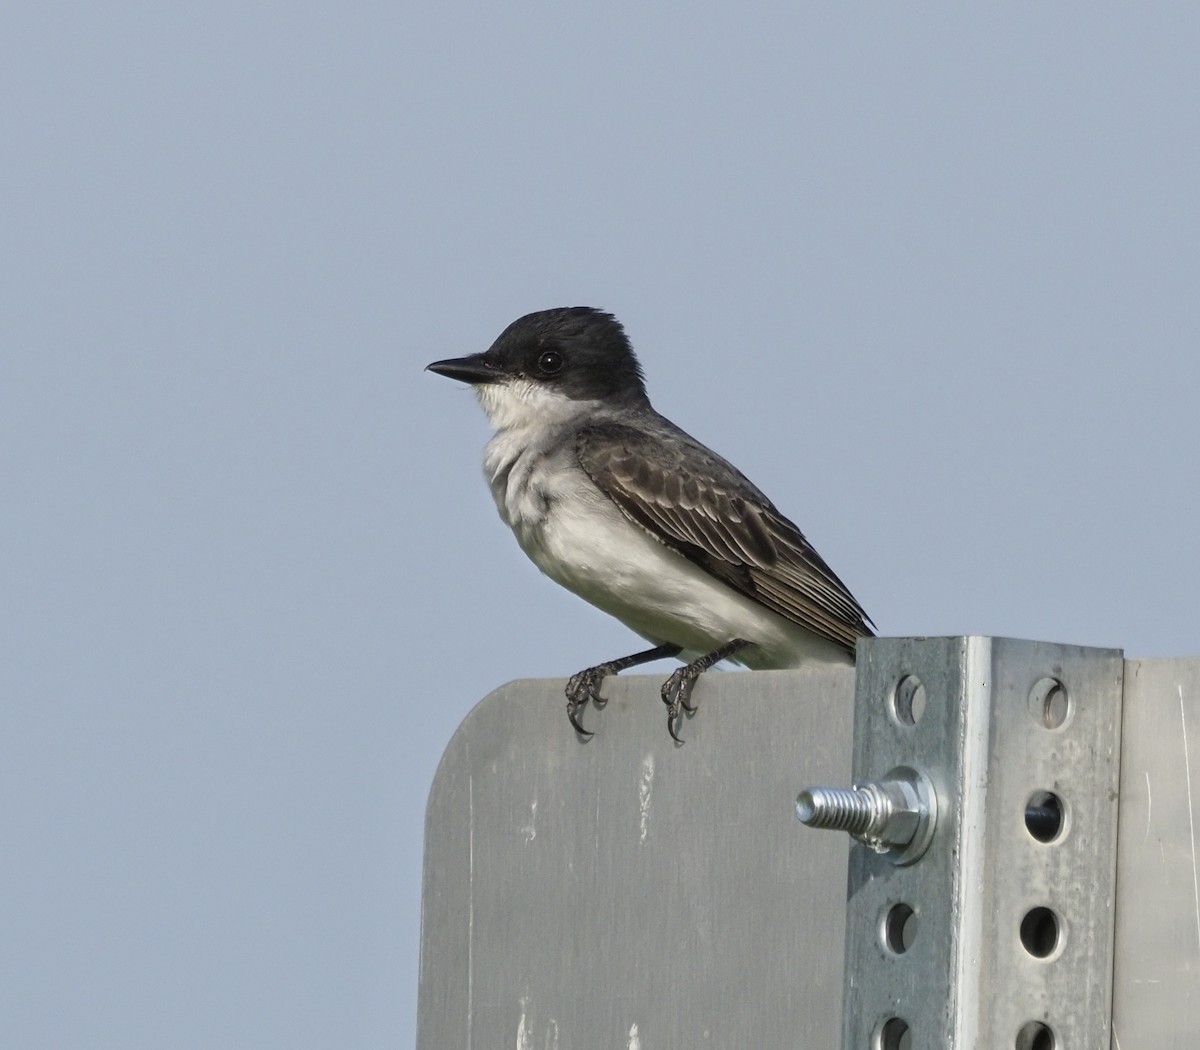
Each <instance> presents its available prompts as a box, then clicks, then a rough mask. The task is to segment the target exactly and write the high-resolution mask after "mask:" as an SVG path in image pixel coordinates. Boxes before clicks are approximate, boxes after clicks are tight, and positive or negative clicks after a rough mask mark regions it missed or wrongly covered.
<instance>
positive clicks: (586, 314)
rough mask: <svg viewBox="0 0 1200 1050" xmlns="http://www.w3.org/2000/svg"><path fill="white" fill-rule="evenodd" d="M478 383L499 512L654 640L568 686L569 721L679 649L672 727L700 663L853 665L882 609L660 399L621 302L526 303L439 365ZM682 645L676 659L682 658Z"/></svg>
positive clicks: (546, 565)
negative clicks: (614, 681) (655, 402)
mask: <svg viewBox="0 0 1200 1050" xmlns="http://www.w3.org/2000/svg"><path fill="white" fill-rule="evenodd" d="M428 369H429V370H430V371H432V372H436V373H437V374H438V375H443V376H448V377H450V378H451V379H457V380H460V381H462V382H464V383H470V384H471V385H472V386H473V387H474V388H475V392H476V394H477V395H478V398H479V401H480V404H481V405H482V406H483V409H484V411H485V412H486V413H487V416H488V419H489V420H490V422H491V424H492V427H493V428H494V430H495V434H494V435H493V437H492V438H491V440H490V441H489V442H488V444H487V447H486V449H485V450H484V456H483V464H484V473H485V475H486V477H487V481H488V484H489V486H490V487H491V491H492V496H493V498H494V499H495V501H496V507H497V508H498V509H499V511H500V517H501V518H502V519H503V520H504V522H505V524H507V525H508V526H509V528H511V529H512V531H513V533H514V534H515V535H516V538H517V542H518V543H519V544H520V545H521V548H522V550H524V551H525V553H526V554H527V555H528V556H529V557H530V559H531V560H532V561H533V562H534V564H535V565H537V567H538V568H539V569H541V570H542V572H544V573H545V574H546V575H547V576H549V577H550V578H551V579H552V580H554V581H556V582H557V583H560V584H562V586H564V587H566V588H567V589H568V590H571V591H574V592H575V593H576V594H578V595H579V596H580V597H581V598H584V599H586V600H587V601H589V602H591V603H592V604H593V605H595V606H597V607H598V608H600V609H603V610H604V611H605V612H607V613H610V614H611V615H613V616H615V617H616V618H617V619H618V620H620V621H621V622H622V623H624V624H625V625H626V626H628V627H630V628H631V629H632V630H634V631H636V632H637V633H638V634H640V635H641V636H642V637H643V638H646V639H647V640H649V641H650V642H651V643H653V646H654V648H652V649H648V650H646V651H644V652H640V653H634V654H633V655H631V656H624V657H621V658H619V659H616V660H609V661H607V662H605V663H601V664H597V665H596V666H595V667H589V668H587V669H586V670H583V671H580V672H579V673H578V674H576V675H573V676H572V677H571V679H570V680H569V681H568V683H567V687H566V696H567V717H568V718H569V719H570V721H571V725H572V726H573V727H574V728H575V729H576V731H577V732H579V733H580V734H582V735H585V736H587V735H590V734H589V733H588V732H587V730H585V729H584V728H583V726H582V724H581V722H580V720H579V716H580V711H581V709H582V708H583V706H584V705H585V704H586V703H587V702H588V700H592V701H593V702H595V703H597V704H599V703H602V702H603V698H602V697H601V694H600V686H601V683H602V681H603V680H604V678H605V677H606V676H608V675H611V674H616V673H618V672H619V671H624V670H626V669H627V668H630V667H636V666H638V665H639V664H644V663H648V662H650V661H651V660H657V659H661V658H665V657H673V656H680V658H681V659H685V660H686V661H687V662H686V663H685V664H684V666H682V667H680V668H678V669H677V670H676V671H675V672H674V673H672V674H671V676H670V677H669V678H668V679H667V680H666V682H665V683H664V684H663V687H662V699H663V702H664V703H665V704H666V705H667V729H668V731H669V732H670V734H671V736H672V737H673V738H674V739H675V740H676V741H678V740H679V736H678V734H677V732H676V727H677V724H678V721H679V718H680V714H681V712H682V711H685V710H686V711H688V712H689V713H690V712H691V711H693V710H694V707H693V705H692V703H691V694H692V689H693V686H694V685H695V682H696V679H697V678H698V677H699V676H700V674H701V673H702V672H703V671H705V670H707V669H708V668H709V667H711V666H712V665H713V664H715V663H718V662H719V661H721V660H725V659H731V660H734V661H736V662H738V663H742V664H744V665H746V666H748V667H751V668H759V669H761V668H784V667H798V666H800V665H801V664H803V663H805V662H807V661H810V660H823V661H833V662H840V663H852V662H853V660H854V643H855V640H856V639H858V638H860V637H862V636H864V635H870V634H871V633H872V632H871V627H870V626H869V625H870V623H871V621H870V620H869V619H868V617H867V615H866V613H865V612H864V611H863V609H862V607H861V606H860V605H859V604H858V602H857V601H855V599H854V597H853V595H851V593H850V591H849V590H848V589H847V588H846V586H845V585H844V584H843V583H842V581H841V580H839V579H838V578H837V576H836V575H834V573H833V570H832V569H830V568H829V566H828V565H826V564H825V562H824V561H823V560H822V558H821V556H820V555H819V554H818V553H817V552H816V550H815V549H814V548H813V546H812V544H810V543H809V542H808V540H807V539H805V538H804V534H803V533H801V531H800V530H799V529H798V528H797V527H796V526H795V525H794V524H793V523H792V522H791V521H790V520H788V519H787V518H785V517H784V516H783V515H782V514H781V513H780V512H779V511H778V510H776V509H775V505H774V504H773V503H772V502H771V501H770V500H769V499H767V497H766V496H764V495H763V494H762V492H760V491H759V490H758V489H757V488H755V486H754V485H752V484H751V483H750V481H748V480H747V478H746V477H745V475H743V474H742V473H741V472H740V471H739V470H738V469H737V468H736V467H734V466H733V465H732V464H731V463H729V462H728V461H726V460H724V459H722V458H721V457H720V456H718V455H717V454H716V453H715V452H713V451H712V450H711V449H709V448H707V447H705V446H704V445H702V444H701V443H700V442H699V441H697V440H696V439H695V438H693V437H691V436H690V435H689V434H686V433H684V432H683V431H682V430H680V429H679V427H677V426H676V425H675V424H674V423H672V422H671V421H670V420H669V419H666V418H665V417H664V416H661V415H659V413H658V412H656V411H655V410H654V408H653V407H651V404H650V400H649V398H648V397H647V395H646V387H645V382H644V380H643V377H642V369H641V366H640V364H639V363H638V360H637V357H636V356H635V355H634V352H633V347H632V346H631V345H630V342H629V339H628V337H627V336H626V335H625V331H624V329H623V328H622V326H621V324H620V323H619V322H618V321H617V320H616V318H614V317H613V316H612V315H611V314H607V313H604V312H602V311H600V310H595V309H592V308H590V307H583V306H574V307H564V308H561V309H555V310H542V311H539V312H537V313H531V314H526V315H525V316H524V317H521V318H519V319H518V320H516V321H514V322H513V323H512V324H510V325H509V326H508V327H507V328H506V329H505V330H504V331H503V332H501V333H500V336H499V338H498V339H497V340H496V341H495V342H494V343H493V344H492V345H491V347H490V348H489V349H488V350H486V351H485V352H484V353H481V354H472V355H471V356H469V357H458V358H452V359H449V360H445V361H435V362H434V363H433V364H431V365H429V366H428ZM681 654H682V655H681Z"/></svg>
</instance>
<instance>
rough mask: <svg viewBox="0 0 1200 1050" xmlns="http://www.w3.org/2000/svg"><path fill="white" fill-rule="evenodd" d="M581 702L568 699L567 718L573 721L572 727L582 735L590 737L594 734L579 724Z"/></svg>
mask: <svg viewBox="0 0 1200 1050" xmlns="http://www.w3.org/2000/svg"><path fill="white" fill-rule="evenodd" d="M580 706H581V705H580V704H576V703H574V702H573V701H571V700H568V701H567V720H568V721H569V722H570V723H571V726H572V728H573V729H574V730H575V732H576V733H578V734H579V735H580V736H582V737H588V736H591V735H592V734H591V733H590V732H589V731H588V730H586V729H584V728H583V726H582V725H580V724H579V708H580Z"/></svg>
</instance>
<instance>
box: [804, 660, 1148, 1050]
mask: <svg viewBox="0 0 1200 1050" xmlns="http://www.w3.org/2000/svg"><path fill="white" fill-rule="evenodd" d="M1123 668H1124V663H1123V660H1122V655H1121V653H1120V652H1119V651H1116V650H1107V649H1083V648H1077V647H1071V646H1059V645H1050V644H1044V643H1036V642H1022V641H1015V640H1011V639H1003V638H932V639H904V638H881V639H873V640H870V641H867V642H864V643H862V645H861V646H860V649H859V660H858V681H857V688H856V695H855V745H854V760H853V775H854V777H855V780H856V781H857V782H861V783H860V785H859V789H858V790H859V791H860V792H861V793H865V794H869V792H868V791H867V787H868V786H869V785H871V784H873V783H874V782H875V781H879V780H880V779H881V778H882V780H883V782H884V785H886V784H887V783H888V782H890V781H894V780H895V771H897V770H908V771H911V772H912V773H913V774H914V775H915V777H917V778H919V779H921V780H925V781H927V782H928V783H929V784H931V785H932V788H933V793H934V795H935V799H936V801H935V809H936V811H935V813H933V815H932V824H933V827H932V832H931V834H930V836H929V842H928V847H927V848H926V849H925V850H924V852H922V853H921V854H920V856H918V857H917V858H916V859H915V860H914V859H912V858H911V855H906V853H905V843H904V842H896V841H894V840H895V838H896V835H893V836H892V840H891V841H888V840H883V839H879V838H878V837H877V838H876V839H874V840H872V839H870V838H868V839H867V840H866V841H864V842H863V843H862V844H856V845H854V846H853V848H852V850H851V856H850V866H849V902H848V913H847V926H846V963H845V999H844V1024H843V1042H842V1046H843V1050H900V1048H902V1047H909V1046H911V1047H912V1048H913V1050H918V1048H923V1047H931V1048H932V1047H939V1048H941V1047H945V1048H959V1050H974V1048H976V1047H997V1048H1002V1047H1014V1048H1016V1050H1051V1048H1053V1050H1096V1048H1099V1047H1107V1046H1108V1045H1109V1030H1110V1016H1111V1003H1112V973H1113V927H1114V924H1113V902H1114V895H1115V868H1116V833H1117V789H1118V782H1119V775H1120V769H1119V765H1120V734H1121V697H1122V675H1123ZM889 771H891V772H889ZM875 790H878V785H877V786H876V788H875ZM820 797H821V796H820V795H819V791H818V793H817V794H816V795H814V794H813V792H812V791H811V790H810V791H809V792H808V793H805V794H802V796H801V799H800V815H801V817H802V818H804V817H805V816H810V817H811V816H812V815H813V811H812V807H811V806H810V805H809V803H811V802H812V800H813V799H814V798H816V799H817V801H818V809H819V808H820V807H819V801H820ZM827 808H828V807H827ZM909 808H912V807H911V806H910V807H909ZM809 822H810V823H811V822H814V821H811V820H810V821H809ZM928 822H929V821H928V814H927V823H928ZM848 830H855V829H850V828H848ZM901 830H902V831H906V829H905V828H904V826H903V825H901Z"/></svg>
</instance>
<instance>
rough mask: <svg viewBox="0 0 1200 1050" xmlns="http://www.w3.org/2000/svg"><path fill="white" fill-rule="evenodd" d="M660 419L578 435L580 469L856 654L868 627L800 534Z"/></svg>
mask: <svg viewBox="0 0 1200 1050" xmlns="http://www.w3.org/2000/svg"><path fill="white" fill-rule="evenodd" d="M658 418H659V429H660V432H657V433H656V432H654V431H643V430H641V429H635V428H633V427H628V426H625V425H622V424H617V423H613V424H599V425H597V426H594V427H589V428H585V429H584V430H582V431H580V433H579V435H578V438H577V442H576V453H577V455H578V457H579V464H580V466H581V467H582V468H583V469H584V471H586V473H587V474H588V476H589V477H591V479H592V481H594V482H595V483H596V485H597V486H598V487H599V488H600V489H601V490H602V491H603V492H604V493H605V494H606V495H607V496H608V497H609V499H611V500H612V501H613V502H614V503H615V504H616V505H617V506H618V507H619V508H620V509H621V511H622V512H623V513H624V514H625V515H626V516H627V517H628V518H629V519H630V520H631V521H633V522H635V523H636V524H638V525H640V526H641V527H642V528H644V529H646V530H647V531H648V532H649V533H650V534H651V535H653V536H654V537H655V538H657V539H659V540H660V541H662V542H663V543H665V544H667V545H668V546H670V547H672V548H674V549H675V550H677V551H678V552H679V553H680V554H682V555H683V556H684V557H686V558H688V559H689V560H691V561H692V562H694V563H695V564H697V565H699V566H700V567H701V568H703V569H704V570H705V571H706V572H709V573H711V574H712V575H713V576H715V577H716V578H717V579H719V580H721V581H723V582H724V583H726V584H727V585H728V586H730V587H732V588H733V589H734V590H736V591H740V592H741V593H742V594H745V595H748V596H749V597H751V598H753V599H755V600H756V601H758V602H761V603H762V604H763V605H764V606H766V607H767V608H768V609H771V610H773V611H774V612H776V613H778V614H779V615H781V616H784V617H786V618H787V619H789V620H792V621H794V622H795V623H798V624H800V625H801V626H803V627H806V628H808V629H809V630H810V631H812V632H813V633H815V634H818V635H820V636H821V637H823V638H827V639H829V640H830V641H832V642H835V643H837V644H838V645H841V646H843V647H844V648H845V649H847V650H848V651H849V652H851V653H853V652H854V642H855V639H857V638H859V637H861V636H863V635H870V634H871V633H872V631H871V628H870V627H869V626H868V624H870V620H869V618H868V617H867V615H866V613H865V612H864V611H863V609H862V607H861V606H860V605H859V604H858V602H857V601H855V600H854V597H853V595H851V593H850V591H849V590H848V589H847V588H846V586H845V584H843V583H842V581H841V580H839V579H838V578H837V576H836V575H834V572H833V570H832V569H830V568H829V566H828V565H826V564H825V562H824V561H823V560H822V558H821V556H820V555H819V554H818V553H817V552H816V550H814V549H813V546H812V544H810V543H809V542H808V540H806V539H805V538H804V535H803V533H801V532H800V530H799V529H798V528H797V527H796V526H795V525H794V524H793V523H792V522H791V521H789V520H788V519H787V518H785V517H784V516H783V515H782V514H780V513H779V512H778V511H777V510H776V509H775V507H774V506H773V505H772V503H771V501H770V500H768V499H767V498H766V496H764V495H763V494H762V493H761V492H760V491H759V490H758V489H757V488H755V487H754V485H752V484H751V483H750V481H748V480H747V479H746V477H745V476H744V475H742V474H741V473H740V472H739V471H738V470H737V469H736V468H735V467H733V466H732V465H731V464H730V463H728V462H727V461H726V460H724V459H722V458H721V457H720V456H718V455H717V454H716V453H715V452H712V451H711V450H710V449H708V448H706V447H705V446H704V445H701V444H700V443H699V442H698V441H696V440H695V439H694V438H692V437H690V436H689V435H687V434H685V433H684V432H683V431H681V430H679V429H678V428H677V427H675V426H674V425H673V424H671V423H669V422H668V421H667V420H665V419H663V418H662V417H658Z"/></svg>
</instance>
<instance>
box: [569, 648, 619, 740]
mask: <svg viewBox="0 0 1200 1050" xmlns="http://www.w3.org/2000/svg"><path fill="white" fill-rule="evenodd" d="M614 671H615V668H614V667H613V665H612V664H611V663H608V664H598V665H597V666H596V667H589V668H587V669H586V670H583V671H580V672H579V673H578V674H573V675H571V677H570V678H569V679H568V681H567V688H566V690H565V692H566V694H567V720H568V721H569V722H570V723H571V727H572V728H573V729H574V730H575V732H576V733H578V734H579V735H580V736H584V737H589V736H591V735H592V734H591V733H590V732H588V731H587V730H586V729H584V728H583V726H582V725H581V724H580V722H579V712H580V711H581V710H582V709H583V707H584V705H585V704H586V703H587V702H588V701H589V700H590V701H591V702H592V703H593V704H595V706H596V707H603V706H604V705H605V704H606V703H608V701H607V700H606V699H605V698H604V697H602V696H601V695H600V683H601V682H603V681H604V679H605V678H606V677H608V675H610V674H613V673H614Z"/></svg>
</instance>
